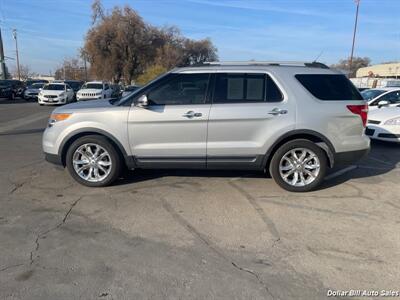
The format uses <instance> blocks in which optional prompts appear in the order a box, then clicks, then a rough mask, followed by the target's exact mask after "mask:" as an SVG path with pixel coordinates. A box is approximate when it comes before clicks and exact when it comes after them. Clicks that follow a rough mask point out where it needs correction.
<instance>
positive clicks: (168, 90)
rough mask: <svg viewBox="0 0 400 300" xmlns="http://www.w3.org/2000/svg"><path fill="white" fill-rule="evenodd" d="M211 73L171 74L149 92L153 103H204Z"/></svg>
mask: <svg viewBox="0 0 400 300" xmlns="http://www.w3.org/2000/svg"><path fill="white" fill-rule="evenodd" d="M208 79H209V74H206V73H202V74H171V75H170V76H168V77H167V78H166V79H165V80H163V82H162V83H161V84H160V85H158V86H156V87H155V88H153V89H151V90H150V92H149V93H148V94H147V98H148V100H149V101H150V104H153V105H180V104H187V105H189V104H203V103H205V100H206V92H207V85H208Z"/></svg>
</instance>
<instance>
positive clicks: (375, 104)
mask: <svg viewBox="0 0 400 300" xmlns="http://www.w3.org/2000/svg"><path fill="white" fill-rule="evenodd" d="M368 92H369V93H368ZM361 94H362V96H363V97H364V99H366V100H367V101H368V106H369V110H370V111H373V110H375V109H378V108H381V107H386V106H396V105H398V104H400V88H380V89H370V90H368V91H365V92H362V93H361Z"/></svg>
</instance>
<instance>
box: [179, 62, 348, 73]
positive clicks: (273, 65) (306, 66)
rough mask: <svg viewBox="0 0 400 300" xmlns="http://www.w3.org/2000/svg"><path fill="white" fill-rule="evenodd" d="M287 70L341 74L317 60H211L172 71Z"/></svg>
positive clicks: (292, 71)
mask: <svg viewBox="0 0 400 300" xmlns="http://www.w3.org/2000/svg"><path fill="white" fill-rule="evenodd" d="M267 70H271V71H272V70H274V71H278V70H279V71H289V70H290V71H289V72H291V73H310V74H311V73H313V74H315V73H317V74H332V73H334V74H342V73H341V72H340V71H337V70H334V69H330V68H329V67H327V66H326V65H324V64H321V63H318V62H312V63H299V62H251V61H250V62H226V63H224V62H222V63H219V62H215V63H214V62H213V63H204V64H202V65H196V66H190V67H182V68H176V69H174V70H172V71H171V72H172V73H203V72H218V71H220V72H221V71H241V72H254V71H261V72H263V71H267Z"/></svg>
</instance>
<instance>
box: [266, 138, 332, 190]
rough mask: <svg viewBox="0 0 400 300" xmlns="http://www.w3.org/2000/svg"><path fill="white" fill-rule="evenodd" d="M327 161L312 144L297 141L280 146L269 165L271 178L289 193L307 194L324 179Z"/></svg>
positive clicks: (321, 152) (319, 149)
mask: <svg viewBox="0 0 400 300" xmlns="http://www.w3.org/2000/svg"><path fill="white" fill-rule="evenodd" d="M326 168H327V159H326V155H325V153H324V151H323V150H322V149H321V148H320V147H318V146H317V145H315V144H314V143H313V142H311V141H309V140H304V139H297V140H293V141H290V142H287V143H286V144H284V145H282V146H281V147H280V148H279V149H278V150H277V151H276V152H275V154H274V156H273V157H272V160H271V164H270V173H271V175H272V178H273V179H274V180H275V181H276V183H278V184H279V185H280V186H281V187H282V188H284V189H285V190H288V191H290V192H308V191H311V190H313V189H314V188H316V187H317V186H318V185H319V184H320V183H321V182H322V180H323V179H324V176H325V172H326Z"/></svg>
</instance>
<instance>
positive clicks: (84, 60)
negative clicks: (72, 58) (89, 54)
mask: <svg viewBox="0 0 400 300" xmlns="http://www.w3.org/2000/svg"><path fill="white" fill-rule="evenodd" d="M83 64H84V66H85V81H86V82H87V81H88V76H87V66H86V54H85V55H84V56H83Z"/></svg>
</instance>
